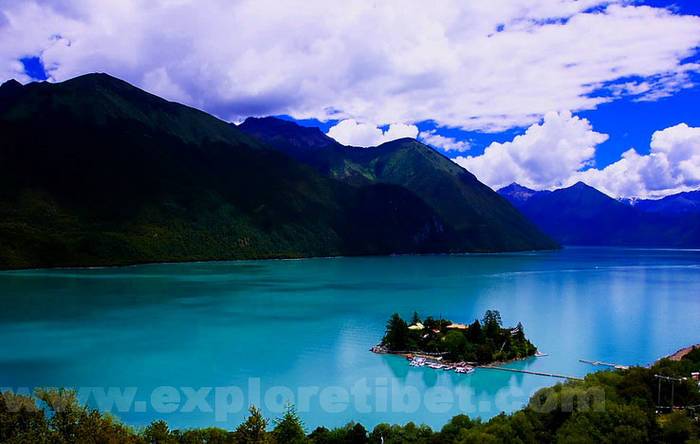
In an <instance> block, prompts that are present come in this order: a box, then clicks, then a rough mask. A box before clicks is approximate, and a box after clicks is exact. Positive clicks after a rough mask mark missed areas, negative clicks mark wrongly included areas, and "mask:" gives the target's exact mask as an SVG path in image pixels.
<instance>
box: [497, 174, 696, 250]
mask: <svg viewBox="0 0 700 444" xmlns="http://www.w3.org/2000/svg"><path fill="white" fill-rule="evenodd" d="M498 193H499V194H500V195H502V196H503V197H505V198H506V199H508V200H509V201H510V202H511V203H512V204H513V205H514V206H515V207H517V208H518V209H520V210H521V211H522V212H523V213H524V214H525V215H526V216H527V217H529V218H530V219H531V220H532V221H533V222H534V223H535V224H537V225H538V226H539V227H540V228H541V229H542V230H543V231H544V232H545V233H547V234H549V235H550V236H552V237H553V238H554V239H555V240H557V241H558V242H561V243H562V244H567V245H613V246H615V245H617V246H637V247H673V248H696V247H700V191H693V192H687V193H680V194H676V195H672V196H667V197H665V198H663V199H659V200H620V201H618V200H616V199H613V198H612V197H610V196H607V195H606V194H604V193H602V192H600V191H598V190H597V189H595V188H593V187H591V186H588V185H586V184H584V183H583V182H578V183H576V184H575V185H573V186H570V187H568V188H562V189H558V190H554V191H546V190H545V191H535V190H531V189H529V188H526V187H523V186H521V185H518V184H516V183H514V184H511V185H509V186H507V187H504V188H501V189H500V190H498Z"/></svg>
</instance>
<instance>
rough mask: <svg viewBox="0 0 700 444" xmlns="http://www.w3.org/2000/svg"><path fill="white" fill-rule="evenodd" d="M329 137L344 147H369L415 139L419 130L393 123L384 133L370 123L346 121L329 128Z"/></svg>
mask: <svg viewBox="0 0 700 444" xmlns="http://www.w3.org/2000/svg"><path fill="white" fill-rule="evenodd" d="M327 135H328V136H329V137H332V138H333V139H335V140H337V141H338V142H340V143H342V144H343V145H349V146H359V147H369V146H377V145H381V144H382V143H385V142H389V141H391V140H396V139H402V138H404V137H410V138H413V139H415V138H416V136H418V128H417V127H416V126H415V125H406V124H403V123H392V124H391V125H389V127H388V128H387V130H386V131H383V130H382V129H381V128H378V127H377V126H375V125H371V124H369V123H359V122H356V121H355V120H353V119H346V120H342V121H340V122H338V124H336V125H335V126H332V127H331V128H329V130H328V133H327Z"/></svg>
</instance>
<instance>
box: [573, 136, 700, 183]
mask: <svg viewBox="0 0 700 444" xmlns="http://www.w3.org/2000/svg"><path fill="white" fill-rule="evenodd" d="M650 147H651V149H650V151H649V154H646V155H641V154H639V153H637V152H636V151H635V150H634V149H630V150H628V151H626V152H625V153H623V155H622V158H621V159H620V160H618V161H617V162H614V163H612V164H610V165H608V166H606V167H605V168H603V169H601V170H599V169H593V168H592V169H588V170H586V171H583V172H580V173H578V174H576V175H574V177H573V178H572V179H571V180H572V181H575V180H583V181H584V182H586V183H588V184H590V185H592V186H594V187H596V188H599V189H600V190H601V191H604V192H606V193H608V194H610V195H612V196H618V197H661V196H665V195H668V194H673V193H678V192H681V191H687V190H693V189H696V188H698V187H700V128H693V127H690V126H688V125H687V124H685V123H681V124H678V125H676V126H672V127H670V128H666V129H664V130H660V131H656V132H655V133H654V134H653V135H652V137H651V144H650Z"/></svg>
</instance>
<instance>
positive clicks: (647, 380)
mask: <svg viewBox="0 0 700 444" xmlns="http://www.w3.org/2000/svg"><path fill="white" fill-rule="evenodd" d="M699 370H700V349H698V350H693V351H692V352H691V353H689V354H688V355H686V356H685V357H684V358H683V359H682V360H681V361H670V360H668V359H664V360H661V361H659V362H658V363H656V364H655V365H654V366H652V367H651V368H642V367H633V368H630V369H628V370H614V371H600V372H596V373H592V374H590V375H588V376H587V377H586V378H585V380H583V381H570V382H567V383H563V384H558V385H556V386H554V387H548V388H544V389H542V390H540V391H538V392H537V393H536V394H535V395H534V396H533V397H532V398H531V399H530V402H529V404H528V405H527V406H526V407H524V408H523V409H521V410H519V411H517V412H515V413H513V414H510V415H506V414H500V415H498V416H496V417H494V418H492V419H491V420H489V421H485V422H484V421H481V420H479V419H471V418H469V417H468V416H466V415H458V416H455V417H453V418H452V419H451V420H450V421H449V422H448V423H447V424H445V426H443V427H442V429H441V430H439V431H435V430H432V429H431V428H430V427H428V426H425V425H416V424H414V423H411V422H409V423H408V424H405V425H390V424H379V425H377V426H376V427H374V429H372V430H371V431H368V430H367V429H365V427H363V426H362V425H361V424H358V423H350V424H348V425H346V426H344V427H339V428H333V429H328V428H325V427H317V428H316V429H314V430H313V431H311V432H310V433H309V432H308V431H307V430H306V428H305V427H304V424H303V422H302V421H301V419H300V418H299V415H298V414H297V413H296V411H295V410H294V408H293V407H292V406H289V407H288V408H287V411H286V412H285V413H284V414H283V415H282V417H281V418H278V419H277V420H276V421H274V422H273V423H270V422H268V420H267V419H266V418H265V417H264V416H263V414H262V413H261V412H260V410H258V409H257V408H255V407H251V409H250V415H249V417H248V418H247V419H246V420H245V422H243V423H242V424H240V425H239V426H238V427H237V428H236V429H235V430H223V429H220V428H206V429H192V430H170V429H169V428H168V425H167V424H166V423H165V422H164V421H154V422H153V423H151V424H150V425H149V426H148V427H146V428H144V429H141V430H136V429H134V428H132V427H129V426H126V425H124V424H122V423H121V422H119V421H118V420H117V419H115V418H114V417H112V416H110V415H109V414H104V413H100V412H98V411H96V410H92V409H89V408H87V407H85V406H81V405H79V404H78V402H77V400H76V397H75V394H74V393H73V392H71V391H66V390H44V391H38V393H37V397H36V398H32V397H29V396H22V395H13V394H11V393H2V394H0V442H3V443H39V444H41V443H138V444H205V443H206V444H228V443H242V444H247V443H251V444H252V443H256V444H281V443H285V444H287V443H292V444H370V443H371V444H380V443H384V444H398V443H406V442H410V443H417V444H438V443H439V444H445V443H448V444H449V443H458V444H467V443H501V442H505V443H523V444H526V443H527V444H529V443H571V442H575V443H601V442H602V443H634V444H642V443H698V442H700V425H699V423H698V417H697V410H694V409H693V407H692V406H695V408H696V409H697V407H698V405H700V391H699V390H698V384H697V382H696V381H693V380H692V379H691V378H688V376H689V374H690V372H696V371H699ZM655 375H663V376H668V377H674V378H681V379H680V381H679V382H677V383H676V384H675V386H674V391H673V400H674V402H673V403H674V405H675V406H676V408H675V409H673V410H672V411H670V412H669V411H666V410H664V411H663V412H662V413H659V412H658V408H657V407H658V405H657V403H658V404H660V405H663V406H670V405H671V396H672V395H671V391H670V387H668V386H664V385H662V386H661V390H659V380H658V379H657V378H656V377H655ZM683 378H686V379H683ZM592 393H593V394H594V396H593V398H596V397H597V398H598V399H597V401H596V402H598V404H594V403H591V402H589V401H590V400H591V399H592V395H591V394H592ZM595 394H597V395H595Z"/></svg>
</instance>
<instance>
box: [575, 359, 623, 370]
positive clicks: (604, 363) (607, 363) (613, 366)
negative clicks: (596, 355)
mask: <svg viewBox="0 0 700 444" xmlns="http://www.w3.org/2000/svg"><path fill="white" fill-rule="evenodd" d="M578 362H583V363H584V364H591V365H601V366H603V367H611V368H614V369H617V370H627V369H629V368H630V366H629V365H624V364H615V363H613V362H603V361H591V360H589V359H579V360H578Z"/></svg>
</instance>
